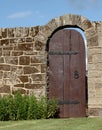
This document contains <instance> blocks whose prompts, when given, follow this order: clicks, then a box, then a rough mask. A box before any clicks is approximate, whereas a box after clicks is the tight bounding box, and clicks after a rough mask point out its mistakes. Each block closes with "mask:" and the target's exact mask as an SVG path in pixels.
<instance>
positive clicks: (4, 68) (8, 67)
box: [0, 64, 10, 71]
mask: <svg viewBox="0 0 102 130" xmlns="http://www.w3.org/2000/svg"><path fill="white" fill-rule="evenodd" d="M0 70H4V71H10V65H6V64H0Z"/></svg>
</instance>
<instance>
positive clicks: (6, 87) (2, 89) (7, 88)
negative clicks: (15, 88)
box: [0, 85, 11, 93]
mask: <svg viewBox="0 0 102 130" xmlns="http://www.w3.org/2000/svg"><path fill="white" fill-rule="evenodd" d="M10 92H11V91H10V86H9V85H4V86H3V87H0V93H10Z"/></svg>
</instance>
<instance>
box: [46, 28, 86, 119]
mask: <svg viewBox="0 0 102 130" xmlns="http://www.w3.org/2000/svg"><path fill="white" fill-rule="evenodd" d="M48 62H49V65H48V66H49V71H48V82H49V83H48V90H49V92H48V98H53V97H54V98H56V99H57V100H58V106H59V114H58V116H59V117H84V116H86V88H85V87H86V86H85V45H84V40H83V38H82V36H81V34H80V33H79V32H77V31H76V30H72V29H70V30H67V29H61V30H58V31H56V32H55V33H54V34H53V35H52V37H51V38H50V41H49V52H48Z"/></svg>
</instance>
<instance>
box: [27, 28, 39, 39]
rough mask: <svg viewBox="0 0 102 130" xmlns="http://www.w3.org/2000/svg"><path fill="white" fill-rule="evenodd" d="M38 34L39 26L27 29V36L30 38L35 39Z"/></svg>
mask: <svg viewBox="0 0 102 130" xmlns="http://www.w3.org/2000/svg"><path fill="white" fill-rule="evenodd" d="M38 32H39V26H36V27H31V28H30V29H29V34H30V36H31V37H35V36H36V35H37V34H38Z"/></svg>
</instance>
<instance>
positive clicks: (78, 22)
mask: <svg viewBox="0 0 102 130" xmlns="http://www.w3.org/2000/svg"><path fill="white" fill-rule="evenodd" d="M64 26H73V27H76V26H77V27H79V28H80V29H82V30H83V31H84V32H85V34H86V36H87V31H88V30H90V29H91V30H93V31H94V26H93V24H92V23H91V22H90V20H88V19H87V18H85V17H83V16H81V15H74V14H69V15H63V16H59V17H57V18H54V19H52V20H51V21H50V22H49V23H48V24H46V25H45V28H47V32H46V37H49V36H51V34H52V33H53V32H54V31H55V30H56V29H57V28H60V27H64Z"/></svg>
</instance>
